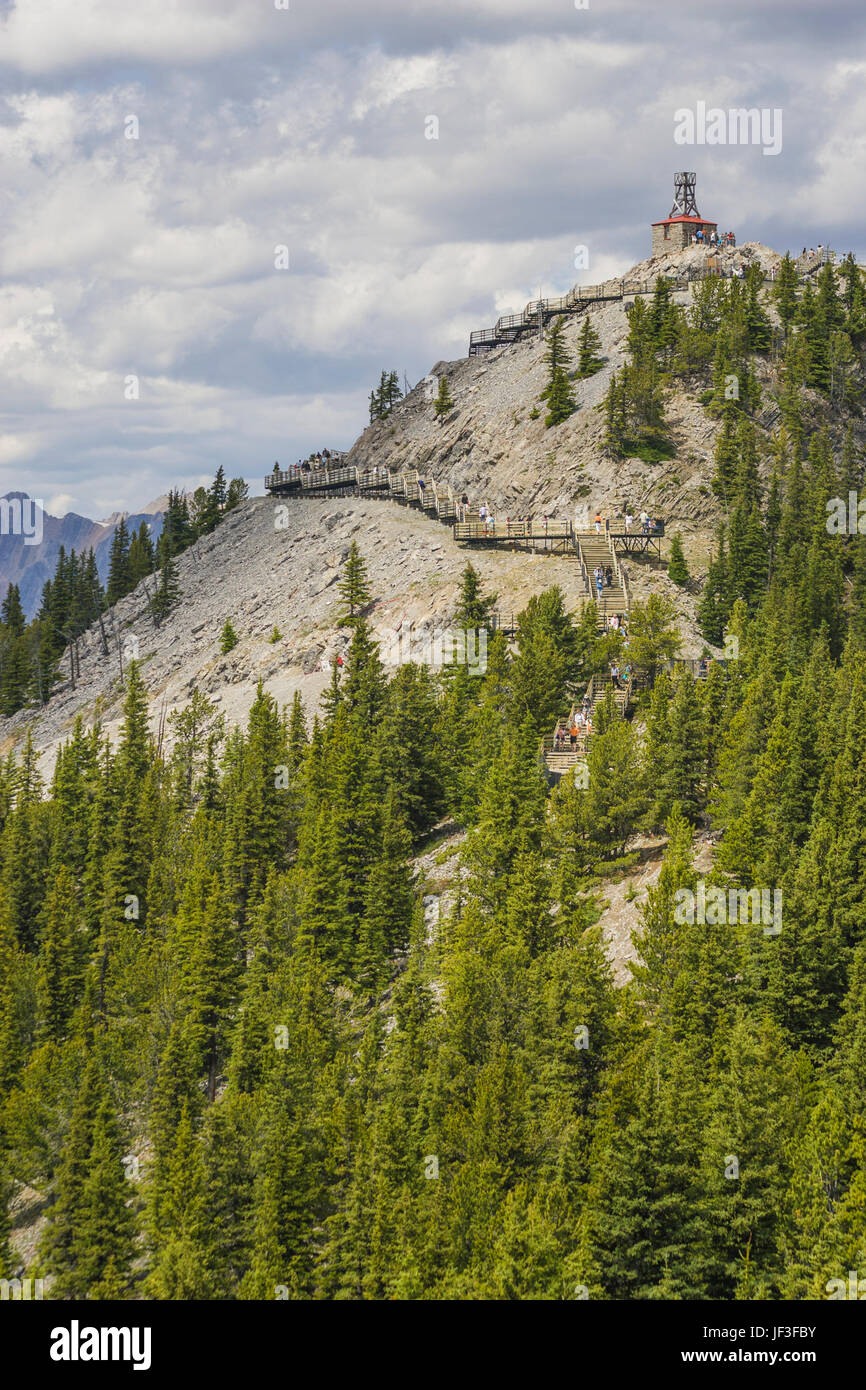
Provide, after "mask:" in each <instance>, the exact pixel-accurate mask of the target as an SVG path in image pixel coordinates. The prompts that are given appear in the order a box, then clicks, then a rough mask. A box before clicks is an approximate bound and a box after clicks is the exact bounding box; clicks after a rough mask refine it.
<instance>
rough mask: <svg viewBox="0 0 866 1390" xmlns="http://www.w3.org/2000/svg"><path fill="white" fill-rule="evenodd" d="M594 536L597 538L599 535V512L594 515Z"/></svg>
mask: <svg viewBox="0 0 866 1390" xmlns="http://www.w3.org/2000/svg"><path fill="white" fill-rule="evenodd" d="M595 534H596V535H597V536H598V535H600V534H601V512H596V514H595Z"/></svg>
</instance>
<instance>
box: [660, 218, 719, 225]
mask: <svg viewBox="0 0 866 1390" xmlns="http://www.w3.org/2000/svg"><path fill="white" fill-rule="evenodd" d="M671 222H696V223H697V225H698V226H699V227H716V226H718V223H716V222H711V221H710V219H709V218H708V217H682V216H680V217H663V218H662V220H661V222H653V226H654V227H664V226H666V225H668V224H669V223H671Z"/></svg>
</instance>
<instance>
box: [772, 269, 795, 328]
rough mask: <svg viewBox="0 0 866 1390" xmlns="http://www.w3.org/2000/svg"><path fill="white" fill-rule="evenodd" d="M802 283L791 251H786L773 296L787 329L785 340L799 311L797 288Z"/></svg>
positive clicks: (783, 324)
mask: <svg viewBox="0 0 866 1390" xmlns="http://www.w3.org/2000/svg"><path fill="white" fill-rule="evenodd" d="M799 285H800V277H799V275H798V274H797V267H796V266H795V265H794V262H793V261H792V260H791V255H790V252H788V251H786V252H785V254H784V256H783V257H782V260H781V261H780V263H779V269H778V272H777V275H776V280H775V284H774V285H773V297H774V299H775V301H776V308H777V310H778V311H779V318H780V319H781V320H782V326H783V327H784V330H785V342H787V341H788V335H789V333H790V331H791V325H792V323H793V322H794V319H795V317H796V312H797V290H798V289H799Z"/></svg>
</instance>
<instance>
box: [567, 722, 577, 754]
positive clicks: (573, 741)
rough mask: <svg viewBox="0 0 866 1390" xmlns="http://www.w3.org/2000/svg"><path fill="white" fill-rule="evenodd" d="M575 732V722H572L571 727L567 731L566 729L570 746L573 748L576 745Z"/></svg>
mask: <svg viewBox="0 0 866 1390" xmlns="http://www.w3.org/2000/svg"><path fill="white" fill-rule="evenodd" d="M577 733H578V729H577V724H576V723H574V724H572V726H571V728H570V729H569V731H568V737H569V740H570V742H571V746H572V748H575V747H576V746H577Z"/></svg>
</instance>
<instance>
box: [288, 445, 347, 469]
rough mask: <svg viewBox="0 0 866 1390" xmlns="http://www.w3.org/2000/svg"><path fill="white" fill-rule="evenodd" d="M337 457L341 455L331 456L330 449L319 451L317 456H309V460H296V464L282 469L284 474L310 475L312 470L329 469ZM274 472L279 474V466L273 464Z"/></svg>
mask: <svg viewBox="0 0 866 1390" xmlns="http://www.w3.org/2000/svg"><path fill="white" fill-rule="evenodd" d="M338 457H342V455H339V456H338V455H337V454H332V453H331V451H330V449H320V450H319V452H318V453H317V454H310V456H309V458H305V459H298V461H297V463H290V464H289V466H288V468H285V469H283V470H282V471H283V472H284V473H291V474H295V473H312V472H313V470H314V469H318V468H329V467H330V465H331V464H332V463H336V462H337V459H338ZM274 472H275V473H279V472H280V465H279V464H278V463H275V464H274Z"/></svg>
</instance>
